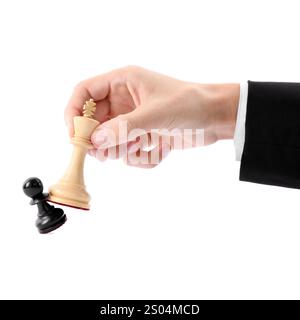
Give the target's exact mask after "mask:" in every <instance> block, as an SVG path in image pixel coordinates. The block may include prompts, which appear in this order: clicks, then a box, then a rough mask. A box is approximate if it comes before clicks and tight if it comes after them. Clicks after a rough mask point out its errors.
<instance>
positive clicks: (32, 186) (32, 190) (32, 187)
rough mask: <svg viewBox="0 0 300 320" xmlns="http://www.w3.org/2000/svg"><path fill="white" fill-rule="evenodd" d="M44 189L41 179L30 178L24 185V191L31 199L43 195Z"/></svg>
mask: <svg viewBox="0 0 300 320" xmlns="http://www.w3.org/2000/svg"><path fill="white" fill-rule="evenodd" d="M43 189H44V187H43V183H42V181H41V180H40V179H39V178H35V177H32V178H28V179H27V180H26V181H25V182H24V184H23V191H24V193H25V194H26V196H28V197H30V198H36V197H37V196H38V195H40V194H42V193H43Z"/></svg>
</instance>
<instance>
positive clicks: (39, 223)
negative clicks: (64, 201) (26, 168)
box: [23, 177, 67, 233]
mask: <svg viewBox="0 0 300 320" xmlns="http://www.w3.org/2000/svg"><path fill="white" fill-rule="evenodd" d="M43 189H44V187H43V184H42V181H41V180H40V179H38V178H35V177H33V178H29V179H27V180H26V181H25V182H24V184H23V191H24V193H25V194H26V196H28V197H30V198H32V200H31V201H30V204H31V205H35V204H36V205H37V206H38V218H37V220H36V227H37V228H38V230H39V232H40V233H48V232H51V231H53V230H55V229H57V228H59V227H60V226H62V225H63V224H64V223H65V222H66V220H67V217H66V215H65V214H64V211H63V210H62V209H60V208H55V207H54V206H51V205H50V204H49V203H48V202H47V198H48V194H47V193H43Z"/></svg>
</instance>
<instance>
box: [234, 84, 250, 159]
mask: <svg viewBox="0 0 300 320" xmlns="http://www.w3.org/2000/svg"><path fill="white" fill-rule="evenodd" d="M247 100H248V83H247V82H244V83H241V84H240V101H239V106H238V111H237V117H236V125H235V131H234V137H233V139H234V147H235V159H236V160H237V161H241V158H242V154H243V149H244V143H245V124H246V111H247Z"/></svg>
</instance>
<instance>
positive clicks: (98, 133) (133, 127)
mask: <svg viewBox="0 0 300 320" xmlns="http://www.w3.org/2000/svg"><path fill="white" fill-rule="evenodd" d="M154 124H155V121H153V116H152V117H149V115H148V114H147V112H145V109H144V110H143V109H135V110H134V111H131V112H129V113H126V114H121V115H119V116H117V117H115V118H113V119H111V120H108V121H106V122H103V123H102V124H100V125H99V126H98V127H97V128H96V129H95V131H94V132H93V134H92V137H91V140H92V143H93V144H94V146H95V147H96V148H101V149H102V148H110V147H113V146H117V145H120V144H123V143H126V142H129V141H133V140H135V139H136V138H137V137H139V136H142V135H144V134H146V133H147V132H149V131H150V130H151V128H154V127H155V126H154Z"/></svg>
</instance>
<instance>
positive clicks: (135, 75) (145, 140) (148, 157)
mask: <svg viewBox="0 0 300 320" xmlns="http://www.w3.org/2000/svg"><path fill="white" fill-rule="evenodd" d="M90 98H93V99H94V100H95V102H96V105H97V108H96V113H95V118H96V119H97V120H98V121H99V122H100V125H99V126H98V128H96V130H95V131H94V133H93V135H92V137H91V141H92V143H93V146H94V149H92V150H90V151H89V153H90V155H92V156H95V157H96V158H97V159H99V160H102V161H103V160H106V159H107V158H111V159H116V158H121V157H122V158H124V160H125V162H126V163H127V164H129V165H134V166H139V167H144V168H151V167H154V166H156V165H157V164H158V163H159V162H160V161H161V160H162V159H163V158H164V157H165V156H166V155H167V154H168V153H169V151H170V150H171V149H174V148H177V149H180V148H186V147H194V146H198V145H207V144H211V143H214V142H215V141H217V140H219V139H230V138H232V137H233V132H234V127H235V119H236V111H237V105H238V99H239V85H238V84H196V83H191V82H184V81H180V80H176V79H173V78H170V77H167V76H164V75H161V74H158V73H156V72H152V71H149V70H146V69H143V68H140V67H136V66H129V67H125V68H121V69H117V70H113V71H111V72H109V73H106V74H103V75H100V76H97V77H94V78H91V79H88V80H85V81H82V82H80V83H79V84H78V85H77V86H76V87H75V90H74V92H73V95H72V97H71V99H70V101H69V103H68V105H67V107H66V110H65V120H66V123H67V125H68V128H69V133H70V135H71V136H72V135H73V117H74V116H78V115H81V113H82V106H83V104H84V102H85V101H86V100H88V99H90ZM151 147H152V149H151V150H149V148H151Z"/></svg>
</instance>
